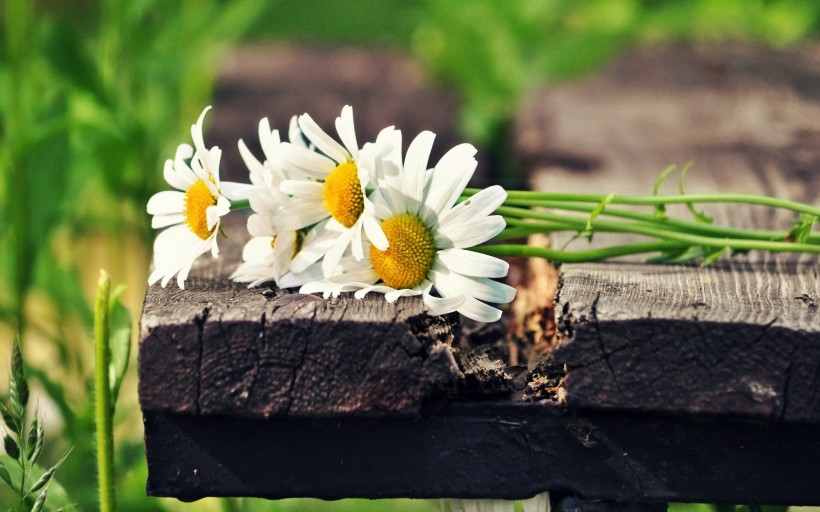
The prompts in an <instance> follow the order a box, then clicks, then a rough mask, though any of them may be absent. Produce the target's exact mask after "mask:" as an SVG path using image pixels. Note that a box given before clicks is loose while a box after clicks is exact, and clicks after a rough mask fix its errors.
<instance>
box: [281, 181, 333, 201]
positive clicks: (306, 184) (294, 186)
mask: <svg viewBox="0 0 820 512" xmlns="http://www.w3.org/2000/svg"><path fill="white" fill-rule="evenodd" d="M323 189H324V184H322V183H319V182H318V181H306V180H285V181H283V182H282V183H280V184H279V190H281V191H282V192H284V193H285V194H289V195H292V196H294V197H308V198H311V199H322V190H323Z"/></svg>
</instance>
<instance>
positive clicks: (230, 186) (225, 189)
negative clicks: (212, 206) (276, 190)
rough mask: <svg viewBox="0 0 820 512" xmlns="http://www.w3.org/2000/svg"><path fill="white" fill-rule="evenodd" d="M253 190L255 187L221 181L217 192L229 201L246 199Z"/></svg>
mask: <svg viewBox="0 0 820 512" xmlns="http://www.w3.org/2000/svg"><path fill="white" fill-rule="evenodd" d="M254 188H256V187H254V186H253V185H250V184H248V183H236V182H233V181H223V182H222V183H221V184H220V185H219V191H220V192H221V193H222V195H223V196H225V197H226V198H228V199H229V200H231V201H238V200H244V199H248V195H249V194H250V192H251V191H252V190H253V189H254Z"/></svg>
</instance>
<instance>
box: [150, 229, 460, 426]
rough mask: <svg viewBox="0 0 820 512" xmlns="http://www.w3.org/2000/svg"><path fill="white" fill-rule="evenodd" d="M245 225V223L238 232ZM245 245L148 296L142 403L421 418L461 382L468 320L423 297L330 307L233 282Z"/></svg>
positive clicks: (159, 407) (197, 409)
mask: <svg viewBox="0 0 820 512" xmlns="http://www.w3.org/2000/svg"><path fill="white" fill-rule="evenodd" d="M234 227H236V226H234ZM241 242H242V238H241V237H236V238H234V239H232V241H231V242H229V243H225V244H222V255H221V257H220V258H219V259H218V260H213V259H210V258H205V259H202V260H201V261H199V262H197V264H196V266H195V269H194V271H192V273H191V278H190V279H189V280H188V281H187V282H186V289H185V290H179V289H178V288H176V287H175V286H173V285H171V286H169V287H168V288H161V287H159V286H158V285H155V286H152V287H150V288H149V289H148V292H147V293H146V297H145V303H144V305H143V313H142V320H141V340H142V341H141V343H140V352H139V377H140V380H139V393H140V405H141V407H142V409H143V410H144V411H167V412H177V413H187V414H195V415H214V414H222V415H233V416H243V417H253V418H269V417H274V416H301V415H307V416H330V415H338V416H343V415H347V414H353V415H379V414H392V415H411V416H412V415H418V414H420V413H421V410H422V407H424V406H429V405H431V404H430V403H429V402H432V401H435V400H441V399H442V397H444V396H446V391H447V390H448V389H449V388H451V387H454V386H455V382H456V379H457V378H458V376H459V375H460V374H461V372H460V370H459V369H458V366H457V365H456V362H455V360H454V359H453V355H452V352H451V350H450V345H451V343H452V339H453V335H454V334H453V333H454V326H455V325H457V321H456V319H455V318H453V317H452V316H450V317H432V316H429V315H428V314H427V313H426V312H425V311H424V308H423V304H422V303H421V300H419V299H418V298H405V299H401V300H399V301H396V302H395V303H393V304H389V303H387V302H386V301H385V300H383V298H381V297H378V298H377V297H371V298H366V299H365V300H356V299H354V298H353V297H349V296H345V297H342V298H339V299H333V300H323V299H321V298H320V297H316V296H313V295H300V294H294V293H288V292H286V291H282V290H272V289H271V288H265V287H263V288H260V289H255V290H249V289H247V288H246V287H245V286H244V285H241V284H236V283H232V282H230V281H229V280H228V279H227V276H228V275H229V273H230V271H232V269H233V267H234V266H235V265H236V263H237V262H238V261H239V255H238V253H239V249H240V247H241Z"/></svg>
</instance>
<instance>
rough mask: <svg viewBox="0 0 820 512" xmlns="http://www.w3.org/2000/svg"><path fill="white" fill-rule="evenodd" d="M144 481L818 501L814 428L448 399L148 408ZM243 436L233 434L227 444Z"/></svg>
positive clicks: (224, 491)
mask: <svg viewBox="0 0 820 512" xmlns="http://www.w3.org/2000/svg"><path fill="white" fill-rule="evenodd" d="M145 432H146V449H147V454H148V460H149V480H148V487H147V489H148V492H149V494H152V495H156V496H174V497H177V498H181V499H185V500H194V499H198V498H201V497H204V496H261V497H266V498H283V497H292V496H312V497H317V498H324V499H338V498H346V497H366V498H389V497H414V498H436V497H453V496H455V497H463V498H482V497H483V498H503V499H521V498H528V497H531V496H533V495H535V494H537V493H539V492H542V491H544V490H553V491H562V492H568V493H571V494H576V495H579V496H582V497H584V498H586V499H605V500H614V501H644V502H663V501H708V502H724V503H770V504H807V505H808V504H820V487H818V486H817V475H818V474H820V425H818V424H800V423H786V422H774V423H762V422H744V421H738V420H721V419H702V420H699V419H685V418H675V417H662V416H646V415H629V414H594V413H573V412H568V411H566V410H564V409H562V408H558V407H555V406H549V405H544V404H537V403H526V402H518V403H515V402H511V401H504V402H493V401H481V402H458V403H453V404H450V405H449V406H448V407H447V408H446V409H445V410H443V411H440V412H438V413H437V414H435V415H432V416H426V417H424V418H420V419H418V420H411V419H401V418H379V419H375V418H337V419H330V418H328V419H316V418H303V419H294V418H287V419H271V420H267V421H258V420H249V419H242V418H232V417H213V416H209V417H201V416H200V417H193V416H188V415H175V414H164V413H153V412H148V413H146V415H145ZM237 439H241V440H242V442H237V441H236V440H237Z"/></svg>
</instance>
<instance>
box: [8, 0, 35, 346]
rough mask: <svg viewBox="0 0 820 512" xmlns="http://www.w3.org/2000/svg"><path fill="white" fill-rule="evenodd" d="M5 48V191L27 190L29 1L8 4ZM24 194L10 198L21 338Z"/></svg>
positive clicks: (26, 241) (27, 262) (28, 257)
mask: <svg viewBox="0 0 820 512" xmlns="http://www.w3.org/2000/svg"><path fill="white" fill-rule="evenodd" d="M5 11H6V12H5V16H4V18H5V22H6V26H5V32H6V48H7V54H8V65H9V80H8V95H9V96H8V112H7V118H6V126H5V130H4V135H5V137H6V144H7V148H8V153H7V161H6V162H4V163H3V164H4V167H6V169H7V174H6V175H5V176H4V178H5V180H6V183H5V187H6V190H26V187H27V185H26V182H27V180H28V178H27V173H26V172H24V170H23V169H22V164H21V160H22V144H23V142H22V134H23V133H24V131H25V127H26V122H25V116H26V112H25V110H24V105H25V102H24V101H23V91H24V88H25V85H26V83H25V81H26V78H27V73H26V72H27V69H26V62H27V59H26V57H27V54H28V53H29V52H28V48H29V46H30V41H27V38H28V37H29V29H28V27H31V26H32V18H33V16H32V13H31V3H30V2H29V1H28V0H9V2H8V4H7V5H6V9H5ZM23 196H24V194H21V193H14V194H8V198H7V201H8V203H7V205H6V206H7V207H8V210H9V211H8V218H9V221H10V224H11V231H12V233H13V235H12V237H11V243H12V244H14V245H13V251H12V252H13V254H12V264H13V267H12V275H13V276H14V277H13V286H14V288H13V290H12V292H13V294H14V322H15V324H16V329H17V331H18V332H19V333H20V335H21V337H22V336H23V334H24V332H25V315H24V303H25V298H26V291H27V290H28V287H29V282H30V279H31V268H32V260H33V254H32V252H33V251H32V249H31V245H30V238H29V236H28V234H27V230H26V221H27V216H26V204H25V202H24V201H25V199H24V197H23Z"/></svg>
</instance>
